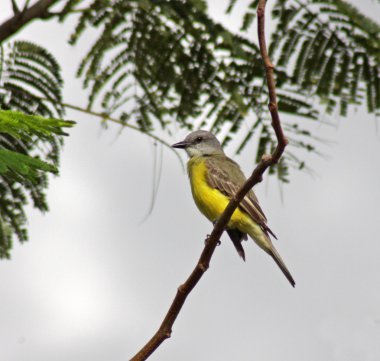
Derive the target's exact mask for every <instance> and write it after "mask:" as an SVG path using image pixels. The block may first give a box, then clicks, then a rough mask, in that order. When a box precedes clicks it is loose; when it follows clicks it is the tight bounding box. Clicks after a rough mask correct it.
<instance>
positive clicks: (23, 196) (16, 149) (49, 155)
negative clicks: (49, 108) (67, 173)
mask: <svg viewBox="0 0 380 361" xmlns="http://www.w3.org/2000/svg"><path fill="white" fill-rule="evenodd" d="M72 125H73V122H70V121H64V120H59V119H53V118H48V119H47V118H43V117H41V116H36V115H27V114H24V113H21V112H16V111H9V110H0V258H4V257H5V258H9V256H10V255H9V251H10V249H11V247H12V238H13V237H12V236H13V235H16V236H17V237H18V239H19V240H20V241H21V242H24V241H26V240H27V238H28V236H27V229H26V216H25V212H24V206H25V205H26V204H27V201H28V196H29V198H30V199H31V200H32V202H33V205H34V207H36V208H38V209H39V210H41V211H46V210H47V209H48V206H47V202H46V196H45V189H46V187H47V174H46V172H52V173H57V172H58V171H57V168H56V165H57V163H58V155H59V148H60V144H61V143H62V140H61V138H62V136H63V135H66V133H64V132H63V129H62V128H64V127H71V126H72Z"/></svg>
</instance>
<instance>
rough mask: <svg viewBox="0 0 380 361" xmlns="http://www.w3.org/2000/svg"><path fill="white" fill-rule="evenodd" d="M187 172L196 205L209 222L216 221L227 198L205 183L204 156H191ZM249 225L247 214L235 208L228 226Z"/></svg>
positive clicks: (243, 228)
mask: <svg viewBox="0 0 380 361" xmlns="http://www.w3.org/2000/svg"><path fill="white" fill-rule="evenodd" d="M188 172H189V178H190V183H191V191H192V193H193V198H194V201H195V203H196V205H197V207H198V208H199V210H200V211H201V212H202V213H203V214H204V215H205V216H206V217H207V218H208V219H209V220H210V221H211V222H214V221H216V220H217V219H218V218H219V217H220V216H221V214H222V213H223V211H224V210H225V208H226V207H227V204H228V202H229V201H230V200H229V198H228V197H226V196H225V195H224V194H223V193H221V192H220V191H219V190H218V189H215V188H211V187H210V186H209V184H208V183H207V178H206V174H207V167H206V162H205V157H194V158H191V159H190V160H189V162H188ZM251 225H252V221H251V219H250V218H249V216H248V215H247V214H246V213H245V212H244V211H241V210H240V209H239V208H237V209H236V211H235V212H234V214H233V215H232V217H231V220H230V222H229V224H228V226H229V227H230V228H238V229H240V230H242V231H244V230H245V229H246V228H247V227H251Z"/></svg>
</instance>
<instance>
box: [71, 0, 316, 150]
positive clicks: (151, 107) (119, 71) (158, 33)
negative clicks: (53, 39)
mask: <svg viewBox="0 0 380 361" xmlns="http://www.w3.org/2000/svg"><path fill="white" fill-rule="evenodd" d="M206 10H207V4H206V2H205V1H199V0H198V1H195V0H189V1H176V0H174V1H146V0H136V1H118V0H113V1H102V0H94V1H93V2H92V3H91V4H90V6H89V7H88V9H87V10H85V11H83V12H82V15H81V17H80V19H79V22H78V24H77V27H76V30H75V31H74V33H73V34H72V37H71V42H72V43H73V44H75V43H76V42H78V41H79V38H80V36H81V35H82V34H83V32H85V31H86V29H88V28H91V29H93V28H97V29H98V32H99V36H98V38H97V40H96V41H95V43H94V44H93V45H92V47H91V48H90V50H89V52H88V53H87V55H86V56H85V57H84V59H83V60H82V62H81V64H80V66H79V69H78V76H80V77H82V79H83V84H84V87H86V88H88V89H89V104H88V106H89V108H92V107H94V106H95V105H96V104H99V103H100V104H101V107H102V112H104V113H105V114H112V113H114V112H116V114H119V116H120V119H121V120H122V121H123V122H129V123H134V125H137V126H139V127H140V129H142V130H143V131H152V130H156V129H157V128H158V127H160V128H162V129H165V130H167V131H168V132H169V133H170V132H171V131H172V130H173V129H178V127H181V128H186V129H193V128H194V127H208V128H209V129H210V130H211V131H213V132H214V133H219V132H223V133H227V136H225V138H224V140H223V143H224V144H226V143H227V142H228V141H229V140H230V139H231V138H232V137H233V136H234V135H235V134H237V133H239V132H240V134H246V133H247V127H248V128H249V132H248V136H247V137H245V141H244V142H243V143H242V144H241V145H240V146H239V151H240V150H241V149H242V148H243V147H244V145H245V144H247V142H248V140H249V139H250V137H251V136H253V134H255V133H256V132H260V131H261V128H262V126H263V124H262V123H260V122H259V123H257V122H255V121H253V122H252V123H253V124H252V125H250V124H249V122H248V121H246V118H247V116H248V117H249V118H255V117H256V115H255V114H254V113H253V112H255V113H262V112H263V109H264V108H266V103H267V94H266V87H265V86H264V84H263V81H264V74H263V70H262V66H261V58H260V54H259V50H258V48H257V46H256V45H255V44H254V43H252V42H250V41H249V40H247V39H246V38H243V37H241V36H238V35H236V34H233V33H232V32H230V31H229V30H227V29H226V28H225V27H223V26H222V25H220V24H218V23H216V22H215V21H213V20H212V19H211V18H209V17H208V16H207V11H206ZM277 81H278V83H279V84H283V83H285V82H286V81H288V79H287V76H286V74H285V73H284V72H279V73H278V74H277ZM279 99H280V102H279V106H280V110H282V111H284V112H290V113H291V114H295V115H303V116H307V117H311V118H313V119H314V118H315V117H316V113H315V111H314V110H313V109H312V108H311V106H310V105H308V104H307V102H306V101H302V100H300V99H297V97H295V96H293V94H290V93H287V94H283V93H280V94H279ZM260 119H262V118H260ZM244 123H245V125H246V126H245V127H244V128H242V125H243V124H244ZM270 135H271V136H272V133H270ZM271 139H272V140H274V138H273V137H272V138H271ZM268 140H269V139H268ZM262 143H263V144H264V143H265V140H264V139H262ZM265 144H266V145H267V143H265ZM268 144H269V143H268ZM265 148H266V146H263V147H262V148H260V149H265ZM260 155H261V154H260Z"/></svg>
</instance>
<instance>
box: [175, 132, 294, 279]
mask: <svg viewBox="0 0 380 361" xmlns="http://www.w3.org/2000/svg"><path fill="white" fill-rule="evenodd" d="M172 147H173V148H178V149H184V150H185V151H186V153H187V155H188V156H189V161H188V163H187V171H188V175H189V179H190V186H191V192H192V195H193V198H194V201H195V204H196V205H197V207H198V209H199V210H200V212H201V213H203V215H204V216H206V218H208V219H209V220H210V221H211V222H213V223H215V222H216V221H217V220H218V218H219V217H220V216H221V215H222V213H223V211H224V210H225V208H226V207H227V205H228V203H229V201H230V199H231V198H232V197H233V196H234V195H235V194H236V192H237V191H238V190H239V188H240V187H241V186H242V185H243V183H244V182H245V181H246V177H245V176H244V173H243V172H242V170H241V168H240V166H239V165H238V164H237V163H236V162H235V161H233V160H232V159H230V158H229V157H227V156H226V154H225V153H224V151H223V148H222V146H221V144H220V142H219V141H218V139H217V138H216V136H215V135H214V134H212V133H211V132H209V131H206V130H196V131H194V132H192V133H190V134H189V135H187V136H186V138H185V139H184V140H183V141H180V142H178V143H175V144H173V145H172ZM226 231H227V234H228V235H229V237H230V238H231V241H232V243H233V245H234V246H235V249H236V251H237V252H238V254H239V256H240V257H241V258H242V259H243V260H244V261H245V252H244V248H243V245H242V241H243V240H247V239H248V237H247V235H248V236H249V237H250V238H252V239H253V241H254V242H255V243H256V244H257V245H258V246H259V247H260V248H261V249H263V250H264V251H265V252H266V253H267V254H269V255H270V256H271V257H272V258H273V260H274V261H275V262H276V264H277V265H278V267H279V268H280V269H281V271H282V272H283V274H284V275H285V277H286V278H287V280H288V281H289V283H290V284H291V285H292V286H293V287H295V281H294V279H293V277H292V275H291V273H290V272H289V270H288V268H287V267H286V265H285V263H284V261H283V260H282V258H281V256H280V254H279V253H278V251H277V250H276V248H275V246H274V245H273V242H272V240H271V236H272V237H274V238H275V239H277V237H276V236H275V234H274V233H273V232H272V230H271V229H270V228H269V227H268V225H267V218H266V216H265V214H264V212H263V210H262V209H261V207H260V205H259V201H258V199H257V197H256V195H255V193H254V192H253V190H252V189H251V190H250V191H249V192H248V193H247V194H246V195H245V197H244V198H243V200H242V201H241V202H240V204H239V206H238V207H237V209H236V210H235V211H234V213H233V214H232V216H231V219H230V221H229V223H228V224H227V227H226Z"/></svg>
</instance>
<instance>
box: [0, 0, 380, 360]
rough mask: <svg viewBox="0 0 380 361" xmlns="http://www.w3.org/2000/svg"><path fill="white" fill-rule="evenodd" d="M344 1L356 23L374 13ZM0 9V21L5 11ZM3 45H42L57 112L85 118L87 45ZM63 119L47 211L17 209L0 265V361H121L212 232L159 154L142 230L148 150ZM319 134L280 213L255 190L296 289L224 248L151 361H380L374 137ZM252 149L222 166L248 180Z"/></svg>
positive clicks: (364, 131) (113, 130) (325, 130)
mask: <svg viewBox="0 0 380 361" xmlns="http://www.w3.org/2000/svg"><path fill="white" fill-rule="evenodd" d="M356 3H357V4H358V3H360V4H362V6H364V5H365V7H364V10H365V11H366V12H367V13H368V14H370V15H374V14H375V13H374V11H375V9H378V8H376V7H375V6H374V3H372V2H371V1H360V2H359V1H357V2H356ZM0 4H1V12H0V21H2V20H3V19H6V18H7V17H8V16H9V15H10V6H9V1H8V0H0ZM224 9H225V2H220V1H216V0H214V1H211V11H212V14H213V16H215V17H216V18H217V19H219V20H220V21H226V19H227V22H228V25H229V26H232V27H234V26H235V28H236V26H237V25H236V21H237V19H239V16H240V15H239V14H240V13H239V11H236V12H235V13H234V16H232V17H226V16H225V15H224V14H223V10H224ZM374 16H375V15H374ZM65 29H67V26H65ZM62 30H63V31H62ZM17 37H18V38H23V39H31V40H35V41H36V42H37V43H39V44H45V45H46V46H47V47H48V48H49V49H50V50H51V51H52V52H53V54H54V55H55V56H56V57H57V58H58V59H59V61H60V63H61V65H62V66H63V72H64V77H65V79H66V85H65V91H64V95H65V100H67V101H68V102H71V103H75V104H84V101H85V95H84V93H83V91H82V90H81V86H80V83H79V82H78V81H77V80H75V79H74V76H73V74H74V72H75V69H76V66H77V64H78V57H79V56H80V55H81V54H83V51H84V49H86V48H87V45H88V42H91V41H92V38H91V34H88V35H86V37H85V38H84V39H83V40H82V41H81V42H80V43H79V45H78V46H76V47H75V48H72V47H70V46H68V45H67V43H66V39H67V37H68V31H67V30H64V29H62V25H60V24H53V23H49V25H47V26H45V25H44V24H43V23H42V22H35V23H33V25H32V26H28V28H27V29H25V30H24V31H23V32H21V33H20V34H19V35H18V36H17ZM67 118H70V119H75V120H76V121H77V122H78V125H77V126H76V127H75V128H74V129H72V130H71V131H70V137H69V138H68V139H67V140H66V145H65V148H64V152H63V154H62V162H61V174H60V176H59V177H58V178H52V179H51V182H50V188H49V191H48V198H49V204H50V208H51V209H50V212H49V213H47V214H46V215H41V214H40V213H38V212H36V211H34V210H32V209H29V210H28V214H29V220H30V221H29V229H30V242H28V243H26V244H24V245H22V246H20V245H19V244H18V243H17V242H15V246H14V250H13V252H12V260H11V261H1V262H0V360H2V361H3V360H4V361H61V360H62V361H68V360H80V361H87V360H91V361H98V360H99V361H100V360H107V361H108V360H112V361H118V360H120V361H121V360H127V359H129V358H130V357H131V356H132V355H133V354H134V353H135V351H137V350H138V349H139V348H140V346H142V345H143V344H144V343H145V342H146V341H147V339H148V338H149V337H150V336H151V335H152V334H153V332H155V331H156V329H157V327H158V326H159V324H160V322H161V320H162V318H163V316H164V315H165V313H166V311H167V309H168V307H169V304H170V303H171V301H172V298H173V296H174V294H175V291H176V288H177V286H178V285H179V284H180V283H181V282H183V281H184V280H185V279H186V277H187V276H188V275H189V274H190V272H191V270H192V269H193V267H194V265H195V263H196V261H197V259H198V256H199V255H200V253H201V250H202V248H203V240H204V238H205V235H206V234H207V233H210V231H211V225H210V224H209V223H208V221H207V220H206V219H205V218H203V217H202V216H201V215H200V214H199V212H198V211H197V210H196V208H195V206H194V204H193V201H192V198H191V194H190V189H189V186H188V180H187V177H186V174H185V173H184V171H183V170H182V169H181V166H180V164H179V162H178V160H177V159H176V157H175V156H174V155H173V153H171V152H169V151H167V150H166V149H165V150H164V161H163V172H162V179H161V186H160V189H159V192H158V195H157V201H156V205H155V209H154V212H153V213H152V215H151V216H150V217H149V218H148V219H147V221H145V222H144V223H142V224H140V223H141V220H142V219H143V218H144V216H145V215H146V213H147V210H148V208H149V203H150V197H151V182H152V169H153V155H154V146H153V145H152V142H151V141H149V140H148V139H147V138H146V137H145V136H142V135H140V134H138V133H136V132H134V131H132V130H128V129H126V130H124V131H123V132H122V133H121V134H119V128H118V127H116V126H113V125H110V129H109V130H108V131H102V130H101V128H100V125H99V120H98V119H96V118H93V117H91V116H85V115H83V114H81V113H78V112H68V114H67ZM330 122H331V123H332V124H333V125H334V126H333V127H328V126H320V125H312V126H310V129H311V130H312V131H313V132H314V133H315V134H316V135H318V136H320V137H324V138H326V139H329V140H332V141H334V142H335V143H334V145H332V146H330V147H325V146H323V145H321V150H322V151H323V152H324V153H325V154H328V155H329V156H330V158H329V159H328V160H326V159H322V158H318V157H316V156H309V155H306V157H307V160H308V162H309V165H310V166H312V168H313V169H314V170H315V171H316V172H317V173H318V177H316V178H312V177H310V176H309V175H307V174H305V173H300V172H293V174H292V175H291V183H290V184H289V185H286V186H285V187H284V189H283V194H284V197H283V198H284V200H283V201H281V194H280V191H279V189H278V184H277V181H276V180H271V181H269V182H268V181H265V182H263V183H262V184H261V185H259V186H258V187H257V193H258V195H259V198H260V199H261V203H262V206H263V208H264V210H265V212H266V214H267V216H268V219H269V223H270V226H271V228H272V229H273V230H274V231H275V233H276V234H277V235H278V236H279V241H278V242H276V245H277V247H278V249H279V251H280V253H281V254H282V256H283V258H284V259H285V261H286V263H287V265H288V267H289V268H290V270H291V271H292V273H293V275H294V277H295V279H296V281H297V287H296V288H295V289H292V288H291V287H290V286H289V284H288V283H287V281H286V279H285V278H284V277H283V275H282V274H281V272H280V271H279V270H278V269H277V267H276V265H275V264H274V263H273V261H272V260H271V259H269V257H268V256H266V255H265V254H264V253H263V252H262V251H260V250H259V249H258V248H257V247H256V246H255V245H254V244H253V242H247V243H245V248H246V253H247V262H246V263H244V262H242V261H241V260H240V259H239V258H238V256H237V254H236V253H235V250H234V249H233V247H232V245H231V242H230V241H229V240H227V239H226V237H223V242H222V245H221V246H220V247H218V248H217V250H216V252H215V254H214V257H213V259H212V262H211V267H210V270H209V271H208V272H207V273H206V275H205V276H204V278H203V279H202V280H201V282H200V283H199V285H198V286H197V287H196V288H195V290H194V292H193V293H192V294H191V295H190V297H189V298H188V301H187V303H186V304H185V306H184V308H183V310H182V312H181V314H180V316H179V318H178V320H177V322H176V324H175V326H174V330H173V336H172V339H170V340H168V341H166V342H165V343H164V344H163V345H162V346H161V347H160V349H159V350H158V351H157V352H156V353H155V354H154V355H153V356H152V357H151V359H152V360H184V361H188V360H266V361H278V360H284V361H286V360H289V361H297V360H308V361H322V360H323V361H326V360H338V361H378V360H380V239H379V235H378V229H379V225H380V215H379V213H380V212H379V211H380V205H379V201H380V190H379V184H380V161H379V158H380V157H379V156H380V140H379V139H380V138H379V133H378V132H377V130H376V120H375V119H374V117H373V116H369V115H367V114H366V113H365V110H364V109H363V110H360V109H359V110H357V111H352V112H351V113H350V116H349V117H348V118H334V119H330ZM184 135H185V133H184V132H178V134H176V135H175V136H174V137H173V138H171V139H170V138H168V137H167V140H168V141H169V142H174V141H177V140H180V139H182V137H183V136H184ZM233 149H234V148H232V147H231V148H229V149H227V152H229V151H230V153H231V152H232V150H233ZM254 149H255V145H254V144H250V145H249V146H248V147H247V149H246V151H245V152H244V154H243V155H242V156H240V157H237V158H235V159H236V160H237V161H239V162H240V163H241V164H242V166H243V169H244V170H245V171H246V173H248V172H250V171H251V170H252V168H253V158H254V157H253V152H254ZM183 158H184V159H185V156H184V154H183Z"/></svg>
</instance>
